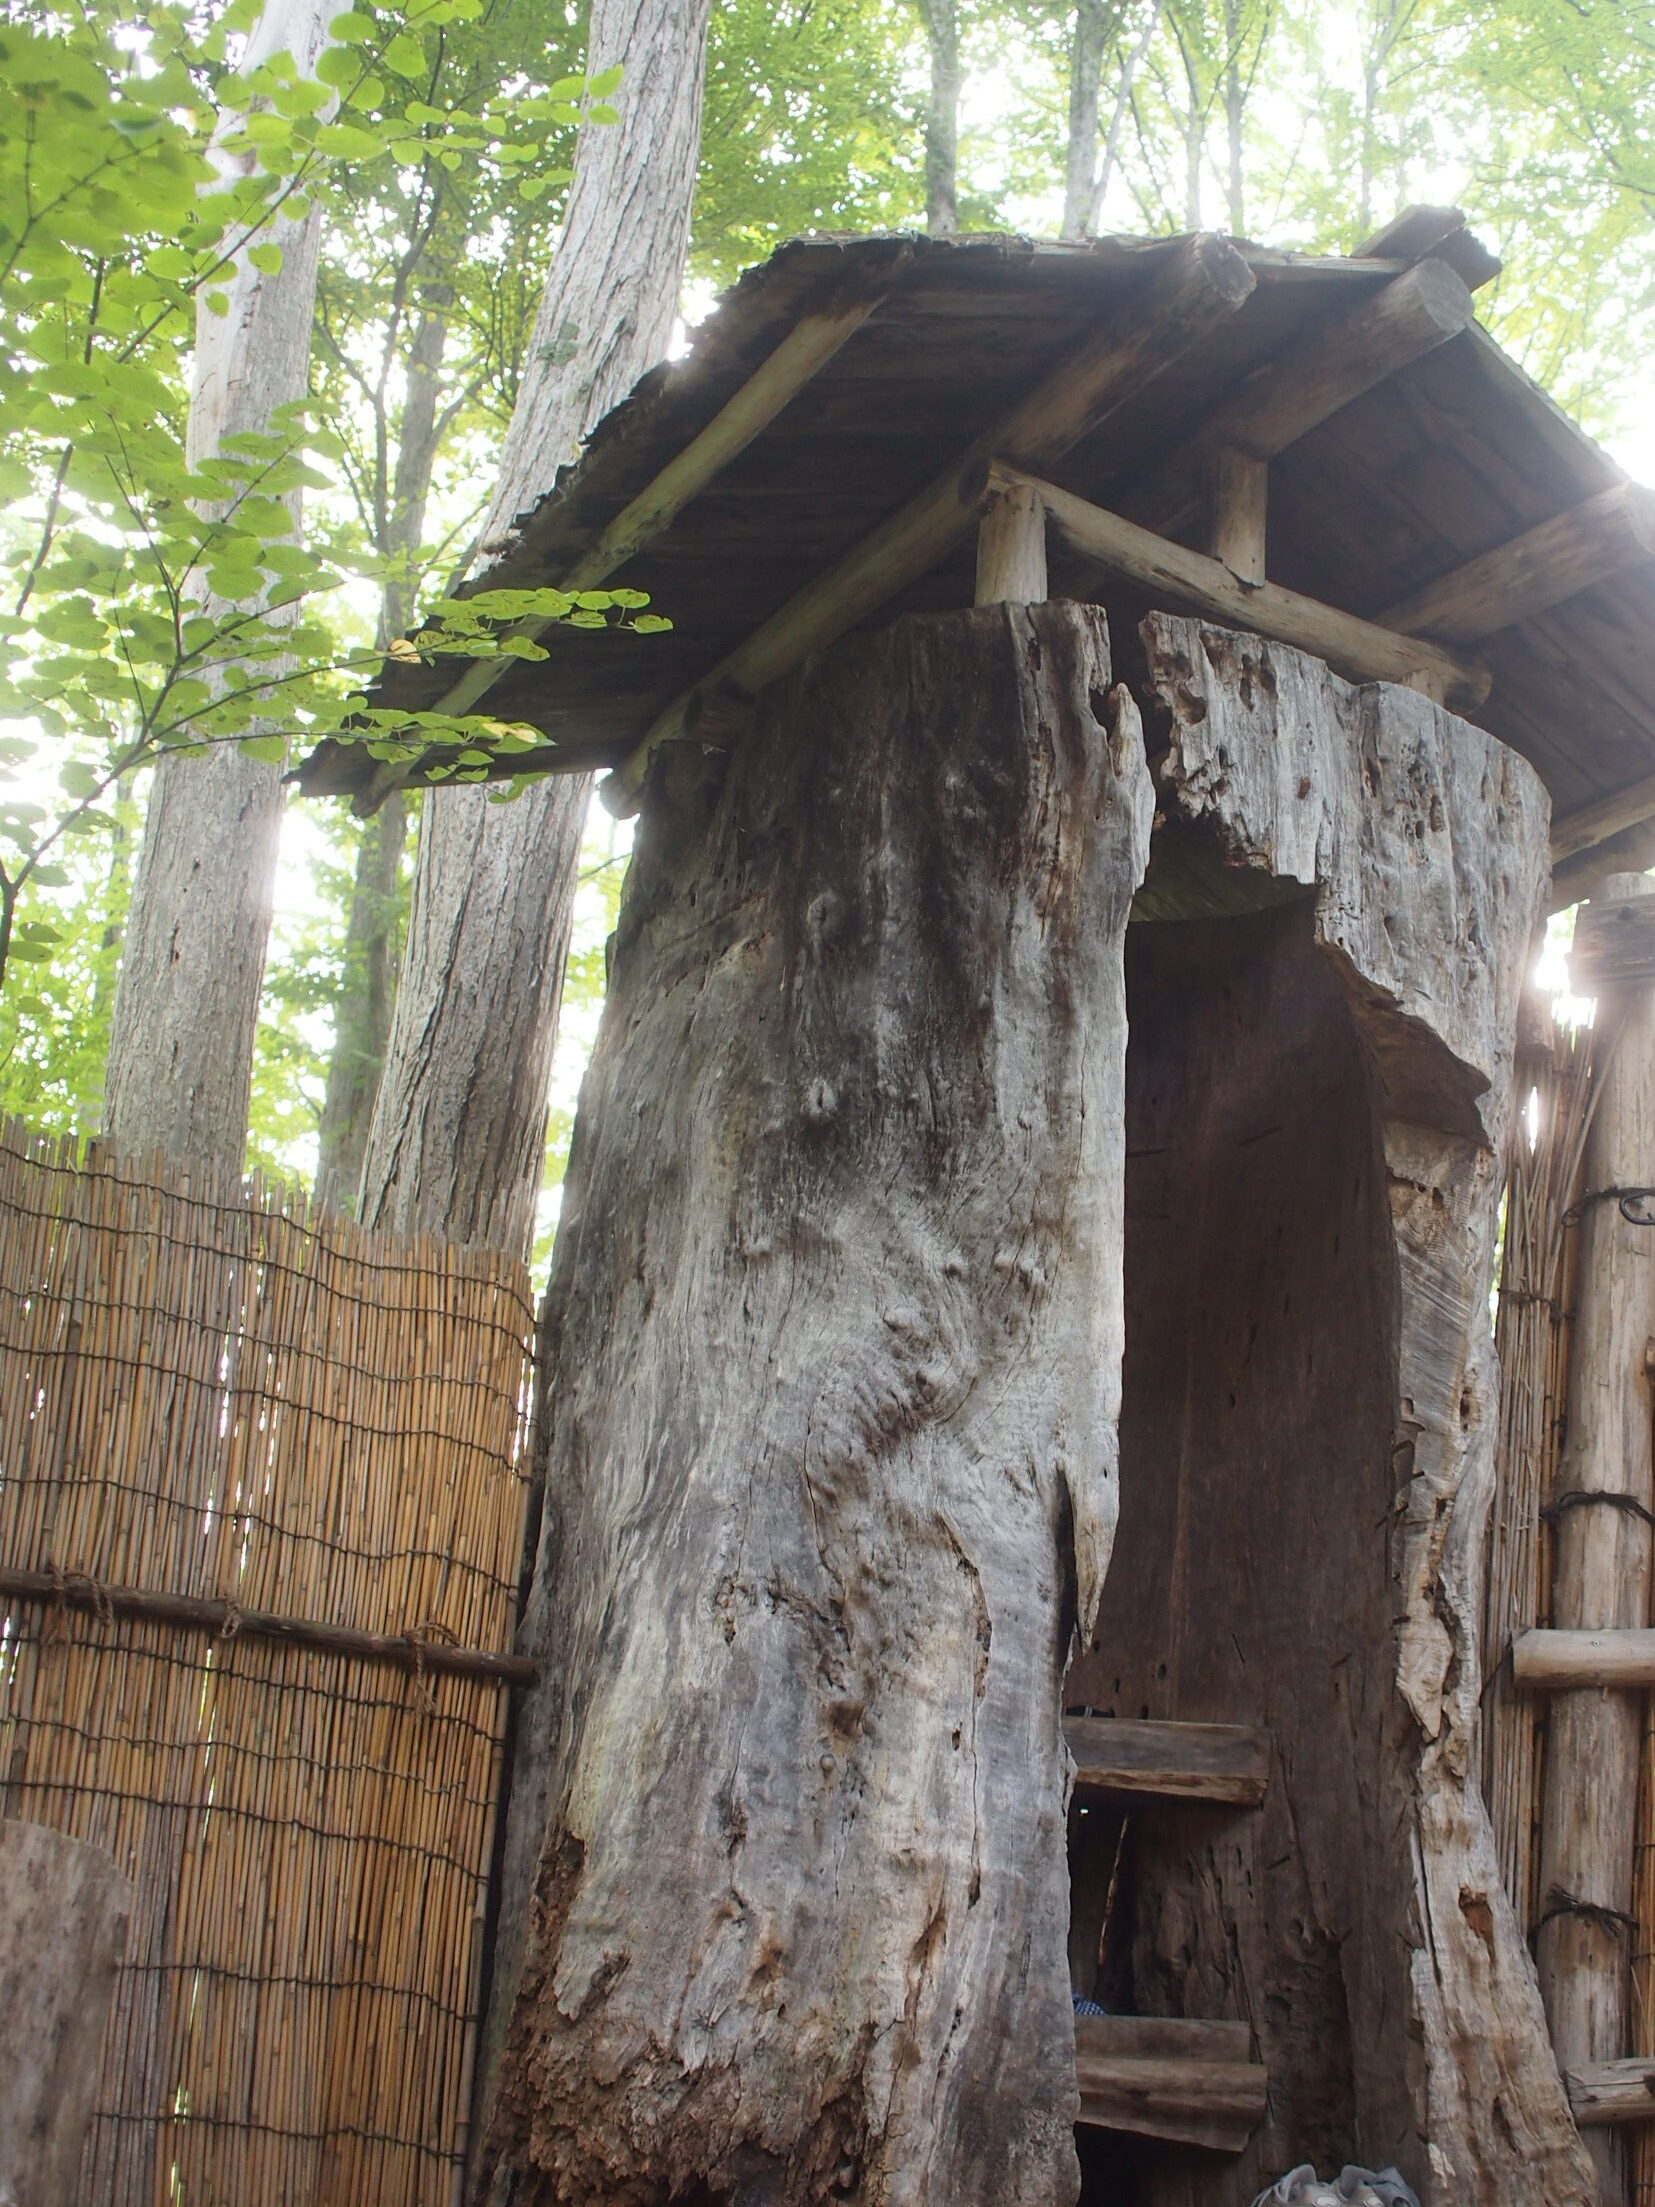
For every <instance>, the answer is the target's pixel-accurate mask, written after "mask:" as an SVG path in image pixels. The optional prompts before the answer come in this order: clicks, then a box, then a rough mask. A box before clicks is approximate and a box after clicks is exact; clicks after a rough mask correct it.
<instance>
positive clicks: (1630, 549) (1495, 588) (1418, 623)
mask: <svg viewBox="0 0 1655 2207" xmlns="http://www.w3.org/2000/svg"><path fill="white" fill-rule="evenodd" d="M1650 559H1655V493H1652V492H1650V491H1647V490H1644V489H1642V488H1641V487H1640V486H1639V485H1638V484H1636V483H1616V484H1614V485H1613V486H1612V487H1611V488H1610V489H1608V490H1605V491H1600V492H1599V493H1598V495H1597V496H1596V497H1595V498H1588V499H1585V500H1583V502H1582V503H1581V504H1580V505H1578V506H1570V507H1569V508H1568V509H1567V511H1565V512H1563V513H1559V514H1554V515H1553V516H1552V518H1551V519H1550V520H1549V521H1542V522H1540V523H1539V524H1538V526H1536V527H1535V528H1532V529H1525V530H1524V531H1523V533H1522V535H1521V536H1515V537H1513V538H1512V539H1511V540H1510V541H1509V543H1505V544H1501V545H1498V546H1496V548H1495V549H1494V550H1493V551H1490V552H1484V553H1482V554H1481V556H1480V557H1478V558H1477V559H1473V560H1468V561H1467V562H1466V564H1465V565H1464V566H1463V567H1456V568H1455V569H1454V571H1453V572H1452V574H1448V575H1444V576H1442V577H1441V579H1440V580H1438V581H1436V582H1430V583H1427V584H1426V585H1425V586H1424V588H1423V589H1420V590H1414V591H1410V593H1409V594H1408V596H1407V597H1405V598H1399V599H1398V600H1397V601H1396V603H1395V604H1394V605H1388V606H1387V607H1386V608H1385V610H1384V612H1383V613H1381V614H1380V615H1379V619H1380V620H1381V621H1383V622H1384V624H1385V626H1386V627H1387V628H1401V629H1406V630H1407V631H1408V633H1409V634H1410V635H1412V636H1436V637H1440V638H1441V639H1442V640H1443V641H1444V642H1446V643H1465V644H1468V643H1473V642H1475V641H1476V639H1477V638H1478V637H1481V636H1492V635H1494V634H1496V633H1497V632H1498V631H1499V630H1500V629H1502V628H1510V627H1512V626H1513V625H1514V624H1515V623H1516V622H1518V621H1522V620H1526V619H1527V618H1528V617H1529V616H1530V615H1531V614H1534V613H1544V612H1545V611H1546V610H1547V609H1548V607H1551V606H1554V605H1561V604H1563V603H1564V601H1565V600H1566V599H1569V598H1573V597H1576V596H1578V594H1579V593H1580V592H1581V591H1582V590H1589V589H1590V588H1591V587H1592V585H1593V584H1594V583H1597V582H1602V581H1604V580H1605V579H1606V578H1607V577H1608V576H1610V575H1614V574H1618V573H1619V572H1620V570H1621V569H1622V568H1624V567H1631V566H1634V565H1637V564H1639V563H1640V562H1644V561H1648V560H1650Z"/></svg>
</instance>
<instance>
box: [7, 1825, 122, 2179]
mask: <svg viewBox="0 0 1655 2207" xmlns="http://www.w3.org/2000/svg"><path fill="white" fill-rule="evenodd" d="M131 1908H132V1886H131V1882H130V1880H129V1879H127V1878H126V1877H124V1876H123V1875H122V1874H121V1872H120V1871H119V1870H118V1869H117V1868H116V1867H115V1864H114V1862H113V1861H112V1860H111V1859H110V1857H109V1856H108V1855H107V1854H105V1853H104V1851H103V1850H102V1848H101V1847H89V1846H88V1845H87V1844H86V1843H85V1841H84V1840H80V1839H66V1838H65V1837H64V1835H63V1834H62V1833H61V1832H55V1831H48V1830H47V1829H46V1828H45V1827H44V1826H43V1825H40V1824H20V1823H18V1822H16V1821H15V1820H14V1819H13V1818H11V1817H4V1818H0V2017H4V2019H5V2037H6V2051H5V2059H4V2060H3V2061H0V2201H4V2202H5V2207H69V2203H70V2201H71V2200H72V2199H73V2198H74V2196H75V2187H76V2179H77V2177H78V2174H79V2170H80V2160H81V2150H82V2148H83V2146H84V2145H85V2142H86V2128H87V2125H88V2123H89V2122H90V2121H91V2118H92V2107H93V2102H94V2099H95V2096H96V2093H97V2085H98V2075H99V2064H100V2060H101V2056H102V2052H103V2034H104V2026H105V2025H106V2024H107V2023H108V2021H109V2004H110V2000H111V1998H112V1997H113V1995H114V1990H115V1972H116V1969H117V1967H118V1966H119V1964H120V1959H121V1956H122V1954H123V1952H124V1951H125V1948H126V1927H127V1918H128V1916H129V1914H130V1912H131Z"/></svg>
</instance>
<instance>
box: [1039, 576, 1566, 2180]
mask: <svg viewBox="0 0 1655 2207" xmlns="http://www.w3.org/2000/svg"><path fill="white" fill-rule="evenodd" d="M1145 641H1146V647H1147V652H1148V659H1149V668H1150V677H1151V681H1152V683H1153V685H1154V687H1155V689H1156V691H1157V693H1158V697H1159V701H1160V706H1161V708H1162V711H1163V713H1164V715H1165V718H1166V720H1167V722H1168V723H1169V724H1170V725H1169V734H1170V749H1169V751H1168V753H1167V756H1166V759H1165V762H1164V765H1163V767H1162V770H1161V779H1162V784H1163V787H1164V789H1165V791H1166V793H1167V803H1168V808H1169V811H1170V812H1172V813H1173V814H1174V815H1175V816H1179V817H1181V818H1182V819H1183V820H1184V821H1186V822H1188V823H1191V824H1192V826H1190V827H1188V828H1186V829H1185V830H1184V832H1185V833H1186V834H1188V835H1193V836H1194V837H1195V838H1197V839H1199V838H1200V837H1201V836H1203V835H1205V836H1206V837H1208V838H1210V840H1211V843H1212V845H1213V847H1214V850H1215V853H1216V855H1217V856H1218V857H1221V858H1222V860H1223V861H1225V862H1226V863H1227V865H1228V867H1230V868H1231V869H1241V870H1243V871H1250V872H1252V873H1254V874H1255V875H1258V876H1268V877H1273V878H1274V880H1275V881H1276V882H1277V883H1278V884H1280V883H1289V884H1297V885H1299V888H1300V891H1301V894H1300V895H1299V897H1298V898H1297V900H1296V901H1289V902H1286V903H1278V904H1276V905H1275V906H1274V907H1273V908H1272V909H1270V910H1267V911H1259V912H1255V913H1253V914H1252V915H1250V916H1247V917H1243V918H1226V919H1219V920H1196V921H1188V922H1177V921H1174V922H1172V923H1170V924H1167V925H1161V926H1144V927H1139V928H1134V930H1133V931H1132V941H1131V944H1130V948H1129V956H1128V1001H1129V1009H1130V1014H1131V1022H1132V1049H1131V1053H1130V1057H1129V1072H1128V1121H1127V1125H1128V1134H1127V1142H1128V1161H1127V1226H1126V1245H1127V1246H1126V1280H1127V1295H1128V1311H1129V1314H1130V1315H1129V1325H1128V1336H1127V1353H1126V1372H1125V1391H1124V1404H1123V1412H1122V1425H1121V1473H1120V1476H1121V1521H1120V1537H1119V1542H1118V1545H1117V1552H1116V1557H1115V1563H1114V1566H1113V1569H1112V1571H1111V1575H1110V1579H1109V1583H1108V1586H1107V1588H1106V1591H1105V1598H1104V1604H1103V1611H1102V1616H1101V1619H1100V1623H1099V1626H1098V1628H1097V1631H1096V1632H1095V1634H1094V1636H1093V1644H1092V1646H1091V1648H1090V1649H1089V1650H1088V1652H1087V1655H1086V1656H1085V1658H1084V1659H1083V1660H1082V1661H1081V1662H1080V1663H1079V1664H1078V1665H1077V1666H1076V1670H1075V1673H1074V1676H1073V1680H1072V1682H1071V1686H1070V1694H1071V1697H1072V1698H1074V1699H1077V1700H1085V1701H1087V1702H1090V1703H1091V1704H1093V1705H1094V1706H1097V1707H1099V1708H1102V1709H1112V1710H1114V1711H1115V1712H1116V1713H1118V1714H1120V1715H1122V1716H1133V1717H1137V1716H1150V1717H1176V1718H1181V1719H1186V1720H1200V1719H1208V1720H1219V1721H1228V1722H1233V1723H1246V1724H1257V1725H1263V1726H1265V1727H1267V1728H1268V1729H1269V1730H1270V1732H1271V1733H1272V1735H1273V1737H1274V1740H1275V1762H1274V1767H1273V1770H1272V1773H1271V1783H1270V1787H1269V1790H1268V1792H1267V1794H1266V1798H1265V1803H1264V1807H1263V1809H1262V1810H1261V1811H1260V1812H1259V1813H1258V1814H1257V1815H1256V1816H1253V1817H1250V1818H1245V1817H1244V1818H1232V1819H1230V1820H1228V1821H1224V1820H1215V1819H1214V1817H1213V1815H1212V1814H1211V1812H1199V1811H1194V1810H1170V1811H1167V1812H1164V1813H1160V1814H1157V1815H1156V1816H1154V1817H1145V1818H1142V1819H1140V1820H1139V1824H1138V1830H1137V1835H1136V1841H1135V1846H1134V1859H1133V1863H1132V1869H1131V1875H1130V1878H1129V1880H1128V1884H1129V1887H1130V1889H1131V1891H1132V1893H1133V1895H1134V1909H1135V1920H1134V1922H1133V1924H1132V1926H1131V1927H1130V1934H1129V1938H1128V1941H1127V1944H1128V1949H1129V1951H1128V1955H1127V1957H1126V1961H1125V1965H1124V1971H1125V1974H1126V1975H1127V1976H1128V1977H1129V1979H1130V1986H1129V1990H1130V1993H1131V1996H1132V1997H1134V1998H1135V1999H1136V2000H1138V2001H1139V2002H1140V2003H1141V2004H1142V2005H1143V2007H1144V2008H1145V2009H1147V2010H1148V2011H1150V2012H1159V2013H1170V2014H1179V2013H1183V2014H1189V2015H1208V2016H1224V2015H1230V2016H1241V2017H1245V2018H1246V2019H1247V2020H1248V2021H1249V2022H1250V2023H1251V2024H1252V2027H1253V2030H1254V2033H1255V2036H1256V2038H1257V2040H1258V2043H1259V2049H1260V2057H1261V2059H1262V2060H1263V2061H1264V2062H1265V2063H1266V2064H1267V2066H1268V2068H1269V2071H1270V2078H1271V2084H1270V2107H1269V2115H1268V2118H1267V2121H1266V2123H1265V2125H1264V2127H1263V2129H1262V2130H1261V2132H1260V2134H1259V2136H1258V2137H1257V2138H1256V2139H1255V2141H1254V2143H1253V2145H1252V2147H1251V2148H1250V2149H1249V2151H1248V2153H1247V2155H1246V2156H1244V2157H1243V2159H1242V2161H1241V2163H1240V2165H1239V2166H1238V2165H1237V2164H1235V2163H1233V2162H1232V2163H1229V2164H1227V2165H1226V2164H1219V2163H1214V2162H1211V2161H1206V2162H1202V2161H1199V2160H1196V2159H1194V2158H1191V2157H1183V2158H1180V2157H1178V2156H1176V2155H1165V2156H1162V2157H1160V2158H1159V2159H1157V2160H1156V2161H1155V2163H1154V2164H1153V2165H1152V2166H1150V2165H1146V2166H1145V2168H1144V2169H1143V2170H1142V2172H1141V2173H1140V2176H1139V2179H1138V2181H1137V2182H1136V2184H1135V2186H1134V2188H1133V2190H1132V2192H1131V2194H1130V2196H1131V2197H1132V2198H1133V2199H1134V2200H1135V2201H1141V2202H1142V2203H1143V2207H1192V2203H1200V2207H1233V2203H1234V2202H1235V2201H1237V2200H1245V2199H1247V2198H1249V2197H1251V2196H1252V2193H1253V2192H1254V2191H1255V2190H1257V2189H1259V2188H1260V2187H1261V2186H1262V2185H1263V2184H1264V2183H1265V2182H1266V2181H1267V2180H1269V2179H1270V2178H1273V2177H1275V2176H1278V2175H1280V2174H1281V2173H1282V2171H1283V2170H1284V2169H1285V2168H1288V2167H1290V2166H1292V2165H1293V2164H1295V2163H1297V2162H1300V2161H1305V2160H1316V2161H1318V2162H1319V2163H1320V2164H1321V2166H1322V2167H1323V2169H1324V2170H1325V2169H1327V2168H1328V2167H1329V2166H1330V2165H1331V2166H1332V2167H1333V2168H1334V2169H1337V2168H1338V2166H1339V2165H1340V2164H1341V2163H1342V2162H1344V2161H1345V2160H1347V2159H1353V2160H1361V2161H1365V2162H1367V2163H1369V2164H1370V2165H1372V2166H1381V2165H1383V2164H1384V2163H1386V2162H1389V2161H1393V2160H1394V2161H1396V2162H1398V2163H1399V2164H1400V2166H1401V2168H1402V2170H1403V2173H1404V2174H1405V2175H1407V2176H1408V2177H1409V2178H1410V2179H1411V2180H1412V2181H1413V2183H1414V2184H1415V2185H1416V2187H1417V2188H1418V2189H1419V2191H1420V2193H1421V2196H1422V2197H1423V2198H1424V2199H1425V2200H1426V2201H1427V2202H1429V2203H1430V2207H1585V2203H1586V2202H1587V2201H1589V2200H1591V2199H1593V2198H1594V2197H1595V2192H1594V2187H1593V2183H1592V2177H1591V2171H1590V2165H1589V2163H1588V2162H1587V2160H1586V2158H1585V2156H1584V2154H1583V2152H1582V2150H1581V2147H1580V2143H1579V2140H1578V2137H1577V2136H1576V2133H1575V2130H1574V2126H1573V2124H1572V2122H1571V2120H1570V2116H1569V2112H1568V2107H1567V2104H1566V2101H1565V2099H1564V2095H1563V2091H1562V2086H1561V2082H1560V2080H1559V2077H1558V2074H1557V2070H1556V2067H1555V2065H1554V2063H1553V2061H1552V2058H1551V2054H1550V2050H1549V2047H1548V2045H1547V2039H1546V2029H1545V2023H1544V2019H1543V2016H1542V2013H1541V2007H1540V2001H1539V1996H1538V1991H1537V1987H1536V1983H1535V1976H1534V1970H1533V1967H1532V1964H1531V1962H1530V1959H1529V1956H1528V1953H1527V1951H1526V1948H1525V1946H1524V1941H1523V1930H1522V1927H1521V1926H1520V1925H1519V1924H1518V1923H1517V1922H1516V1920H1515V1918H1514V1916H1513V1913H1512V1910H1511V1907H1510V1904H1509V1902H1508V1900H1507V1898H1506V1895H1505V1892H1504V1889H1503V1887H1502V1885H1501V1882H1500V1876H1499V1871H1498V1867H1497V1863H1496V1858H1495V1854H1494V1849H1493V1844H1492V1840H1491V1835H1490V1831H1489V1826H1488V1821H1487V1817H1486V1814H1485V1811H1484V1808H1483V1804H1482V1801H1481V1799H1480V1797H1479V1795H1478V1792H1477V1786H1476V1780H1475V1775H1474V1773H1475V1768H1476V1759H1475V1754H1474V1737H1475V1729H1476V1723H1477V1707H1478V1692H1479V1684H1480V1678H1479V1663H1478V1629H1477V1627H1478V1616H1479V1605H1480V1585H1479V1580H1480V1570H1481V1557H1482V1548H1483V1537H1482V1536H1483V1522H1484V1517H1485V1512H1486V1505H1487V1500H1488V1495H1489V1491H1490V1486H1491V1482H1492V1476H1493V1443H1494V1435H1495V1430H1496V1422H1497V1421H1496V1414H1495V1413H1496V1398H1495V1388H1496V1372H1495V1368H1494V1359H1493V1345H1492V1338H1491V1329H1490V1323H1489V1290H1490V1284H1491V1279H1492V1272H1493V1263H1494V1233H1495V1219H1496V1210H1497V1206H1498V1203H1499V1198H1500V1188H1501V1180H1502V1172H1501V1145H1502V1141H1503V1138H1504V1134H1505V1130H1506V1126H1507V1121H1508V1113H1509V1109H1510V1096H1509V1089H1510V1065H1511V1051H1512V1043H1513V1036H1514V1028H1515V1021H1516V1014H1517V1006H1518V996H1519V989H1520V985H1521V979H1522V973H1523V967H1524V963H1525V958H1526V954H1527V951H1528V947H1529V943H1530V940H1531V931H1532V929H1533V927H1534V924H1535V922H1536V919H1537V917H1538V915H1539V912H1540V908H1541V907H1540V892H1541V888H1542V885H1543V882H1544V878H1545V869H1546V801H1545V796H1544V792H1543V791H1542V790H1541V788H1540V785H1539V783H1538V781H1537V779H1536V777H1535V776H1534V774H1533V773H1532V772H1531V771H1530V769H1529V768H1528V767H1527V766H1526V765H1525V764H1524V762H1523V761H1522V760H1521V759H1519V758H1518V757H1517V756H1516V755H1515V754H1514V753H1512V752H1510V751H1508V750H1506V749H1505V748H1504V746H1502V745H1501V744H1499V743H1497V742H1496V741H1495V740H1494V739H1493V738H1492V737H1490V736H1488V735H1486V734H1485V733H1484V732H1483V731H1482V730H1480V729H1476V728H1473V727H1471V726H1469V725H1468V724H1466V723H1465V722H1463V721H1459V720H1457V719H1455V718H1454V717H1453V716H1452V715H1451V714H1448V713H1446V712H1444V711H1443V710H1442V709H1441V708H1440V707H1437V706H1435V705H1432V704H1430V703H1429V702H1427V701H1426V700H1425V699H1424V698H1422V697H1420V696H1418V695H1416V694H1415V693H1413V692H1411V691H1406V690H1400V689H1394V688H1390V687H1387V686H1372V687H1366V688H1360V689H1354V688H1352V687H1351V686H1350V685H1349V684H1347V683H1345V682H1342V681H1340V680H1339V679H1338V677H1337V676H1334V675H1332V674H1330V673H1329V672H1328V670H1327V669H1326V668H1325V667H1324V666H1322V665H1321V663H1320V662H1319V661H1316V660H1313V659H1310V658H1307V657H1306V656H1305V655H1303V654H1302V653H1299V652H1295V651H1291V650H1287V649H1285V648H1283V647H1280V646H1275V645H1271V644H1268V643H1265V642H1262V641H1260V640H1259V639H1257V638H1253V637H1243V636H1236V635H1233V634H1230V633H1228V632H1226V631H1224V630H1220V629H1214V628H1210V627H1206V626H1204V625H1203V624H1201V623H1199V622H1195V621H1187V620H1173V619H1171V618H1168V617H1166V616H1159V615H1158V616H1154V617H1153V618H1152V619H1151V620H1150V621H1149V622H1147V623H1146V624H1145ZM1231 878H1232V879H1233V878H1234V876H1233V874H1232V876H1231Z"/></svg>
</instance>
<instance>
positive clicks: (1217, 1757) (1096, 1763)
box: [1063, 1716, 1270, 1808]
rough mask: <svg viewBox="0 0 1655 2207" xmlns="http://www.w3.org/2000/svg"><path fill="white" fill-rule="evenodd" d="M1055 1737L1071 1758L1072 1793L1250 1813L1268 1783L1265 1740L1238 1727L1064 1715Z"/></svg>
mask: <svg viewBox="0 0 1655 2207" xmlns="http://www.w3.org/2000/svg"><path fill="white" fill-rule="evenodd" d="M1063 1736H1064V1738H1065V1740H1066V1741H1067V1742H1068V1746H1069V1753H1070V1754H1071V1755H1072V1756H1073V1757H1074V1763H1075V1790H1076V1792H1077V1793H1110V1794H1114V1793H1136V1794H1149V1795H1158V1796H1159V1797H1161V1798H1162V1799H1166V1800H1181V1801H1212V1802H1215V1803H1221V1804H1224V1805H1226V1806H1229V1807H1232V1808H1257V1807H1258V1805H1259V1803H1260V1802H1261V1801H1262V1800H1263V1799H1264V1791H1265V1787H1266V1785H1267V1783H1268V1781H1269V1775H1270V1740H1269V1735H1268V1734H1267V1733H1265V1732H1261V1731H1257V1730H1254V1729H1251V1728H1249V1727H1247V1726H1245V1725H1230V1724H1164V1723H1163V1724H1157V1723H1150V1722H1146V1721H1143V1720H1140V1719H1136V1718H1117V1717H1074V1716H1066V1717H1065V1718H1064V1720H1063Z"/></svg>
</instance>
